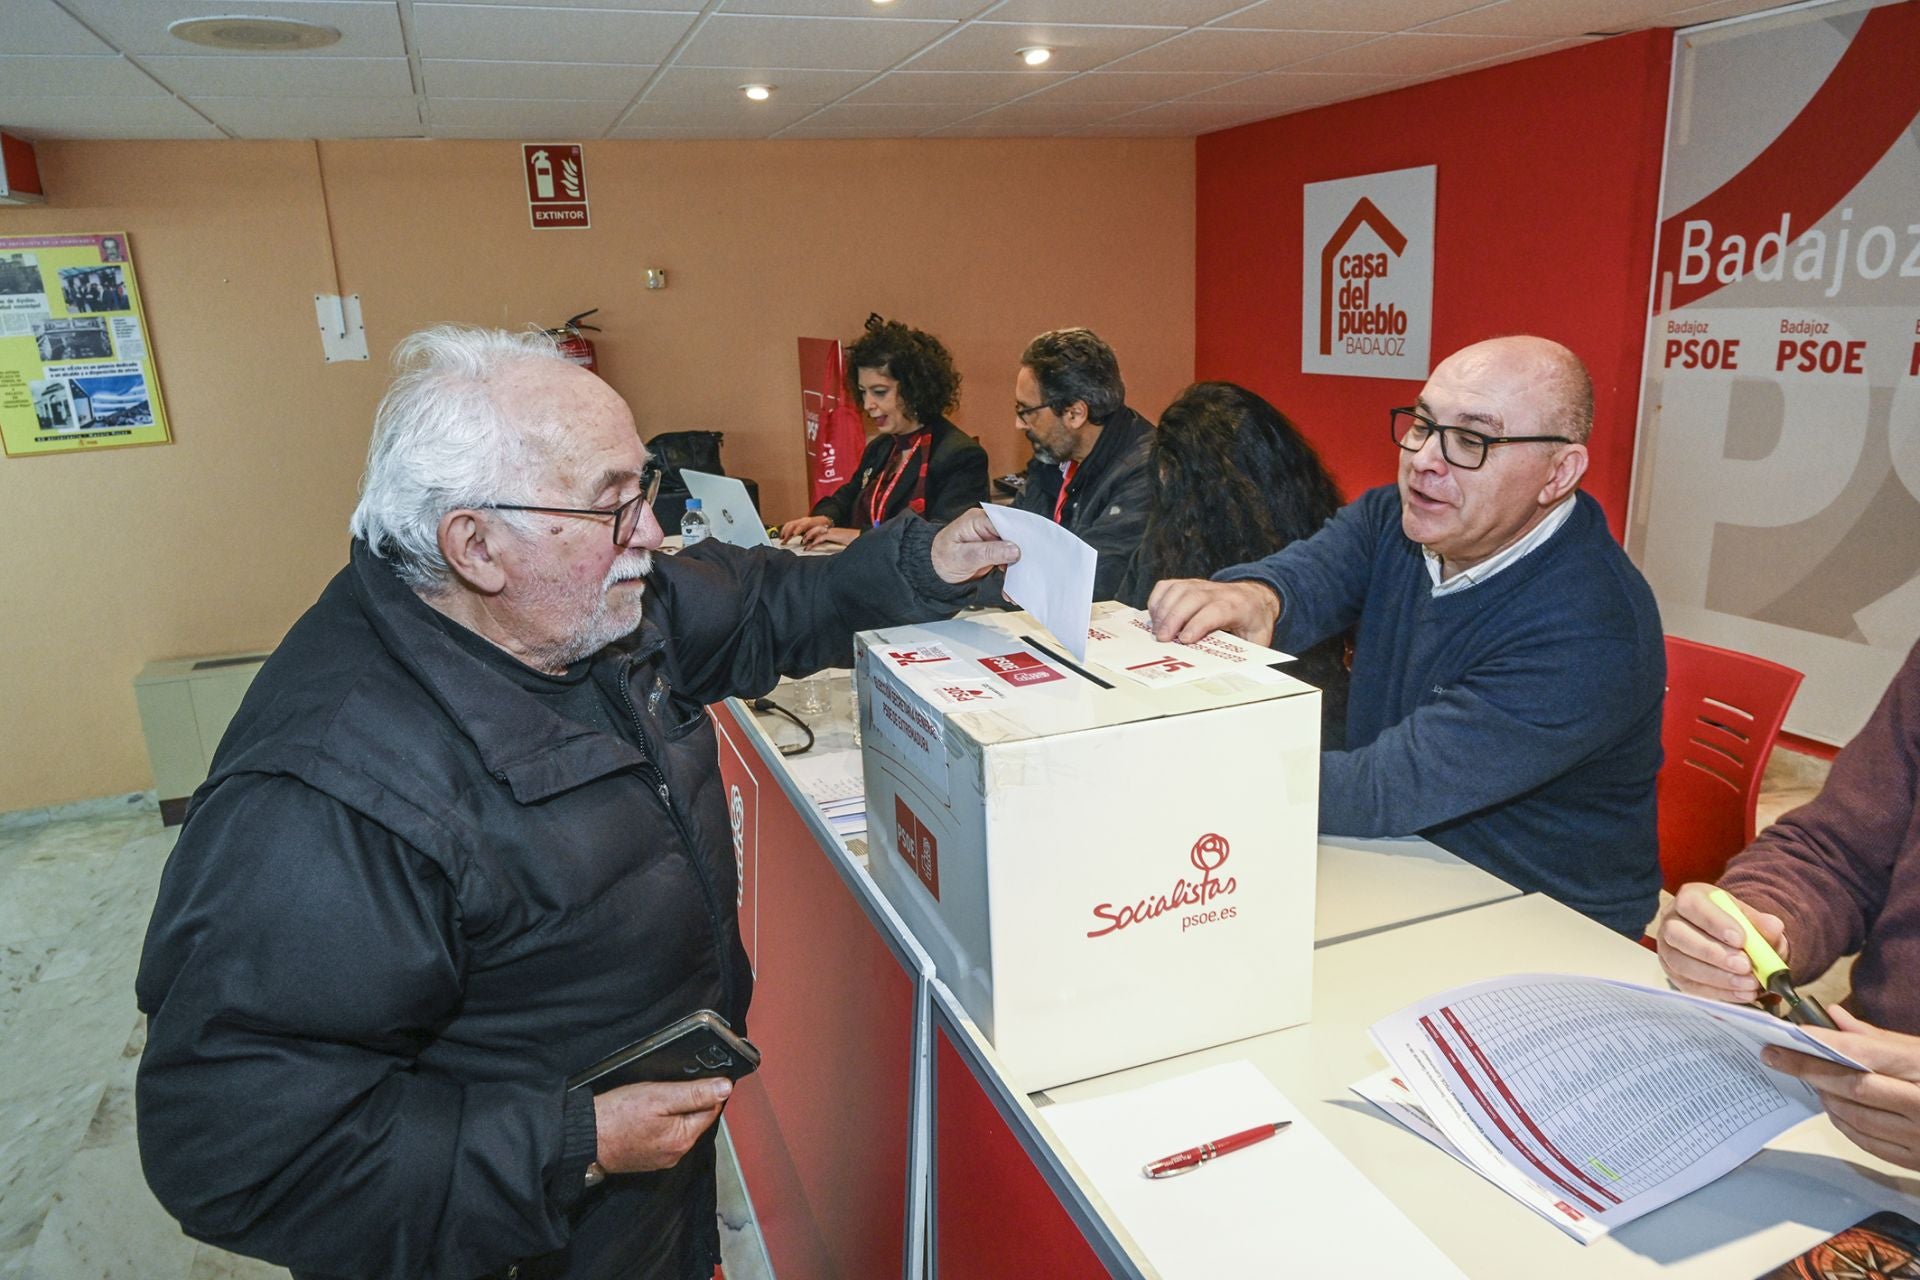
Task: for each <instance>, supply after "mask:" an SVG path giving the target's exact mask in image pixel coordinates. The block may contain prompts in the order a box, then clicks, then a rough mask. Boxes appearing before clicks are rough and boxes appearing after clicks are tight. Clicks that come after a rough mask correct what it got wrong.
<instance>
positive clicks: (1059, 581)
mask: <svg viewBox="0 0 1920 1280" xmlns="http://www.w3.org/2000/svg"><path fill="white" fill-rule="evenodd" d="M980 509H981V510H982V511H985V512H986V513H987V519H989V520H991V521H993V531H994V532H995V533H997V534H999V535H1000V537H1001V539H1002V540H1003V541H1006V542H1011V543H1013V545H1015V546H1016V547H1019V548H1020V563H1018V564H1016V565H1013V566H1011V567H1009V568H1008V569H1007V585H1006V594H1007V597H1008V598H1009V599H1011V600H1012V601H1013V602H1014V603H1015V604H1017V605H1019V606H1020V607H1021V608H1022V609H1025V610H1026V611H1027V612H1028V613H1030V614H1032V615H1033V616H1034V618H1035V619H1036V620H1037V621H1038V622H1039V623H1040V625H1041V626H1043V627H1045V628H1046V629H1047V630H1049V631H1051V632H1053V634H1054V636H1055V638H1056V639H1058V640H1059V641H1060V643H1061V644H1063V645H1065V646H1066V650H1067V652H1068V653H1070V654H1072V655H1073V660H1074V661H1075V662H1085V661H1086V660H1087V622H1088V620H1089V619H1090V617H1091V616H1092V613H1093V568H1094V563H1095V561H1096V560H1097V559H1098V556H1096V555H1095V553H1094V550H1093V548H1092V547H1090V546H1088V545H1087V544H1086V543H1084V542H1082V541H1081V540H1080V539H1079V538H1078V537H1077V536H1076V535H1074V534H1072V533H1069V532H1068V531H1067V530H1066V529H1065V528H1063V527H1062V526H1060V525H1057V524H1055V523H1054V522H1053V521H1051V520H1049V519H1047V518H1046V517H1045V516H1042V515H1035V514H1034V513H1033V512H1031V511H1021V510H1018V509H1016V508H1014V507H996V506H994V505H992V504H991V503H986V502H983V503H981V504H980Z"/></svg>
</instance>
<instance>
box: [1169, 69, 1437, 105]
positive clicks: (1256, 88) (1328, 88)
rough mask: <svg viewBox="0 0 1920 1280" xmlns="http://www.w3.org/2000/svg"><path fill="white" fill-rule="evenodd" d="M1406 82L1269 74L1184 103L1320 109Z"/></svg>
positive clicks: (1370, 76)
mask: <svg viewBox="0 0 1920 1280" xmlns="http://www.w3.org/2000/svg"><path fill="white" fill-rule="evenodd" d="M1406 79H1407V78H1406V77H1405V76H1399V75H1387V74H1382V73H1379V72H1368V73H1360V72H1353V73H1346V74H1329V73H1324V72H1313V71H1270V72H1268V73H1267V74H1265V75H1260V76H1248V77H1247V78H1246V79H1244V80H1236V81H1234V82H1233V83H1232V84H1228V85H1222V86H1220V87H1219V88H1218V89H1207V90H1203V91H1202V92H1200V93H1196V94H1193V95H1192V96H1191V97H1188V98H1185V99H1183V101H1186V102H1244V103H1247V104H1248V105H1250V106H1265V107H1275V108H1283V109H1287V110H1298V109H1299V108H1301V107H1314V106H1319V105H1320V104H1321V103H1323V102H1339V101H1341V100H1342V99H1345V98H1358V97H1364V96H1366V95H1368V94H1373V93H1380V92H1382V91H1384V90H1385V89H1387V88H1389V87H1391V86H1393V85H1398V84H1405V83H1406Z"/></svg>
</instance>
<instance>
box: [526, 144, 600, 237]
mask: <svg viewBox="0 0 1920 1280" xmlns="http://www.w3.org/2000/svg"><path fill="white" fill-rule="evenodd" d="M520 155H521V159H522V161H523V162H524V164H525V167H526V170H527V217H528V219H529V220H530V221H531V222H532V223H533V229H534V230H535V231H548V230H552V229H554V228H556V227H559V228H566V229H569V230H571V229H576V228H582V227H588V226H591V225H592V223H591V222H590V221H589V220H588V218H587V167H586V161H585V159H584V158H583V157H582V156H581V154H580V148H579V147H578V146H576V145H572V144H564V145H563V144H555V143H551V142H530V143H527V144H526V145H524V146H522V147H521V148H520Z"/></svg>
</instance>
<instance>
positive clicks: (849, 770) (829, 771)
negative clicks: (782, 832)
mask: <svg viewBox="0 0 1920 1280" xmlns="http://www.w3.org/2000/svg"><path fill="white" fill-rule="evenodd" d="M787 772H788V773H790V774H791V775H793V780H794V781H795V782H798V783H799V784H800V786H801V788H802V789H803V790H804V791H805V792H806V793H807V799H809V800H811V801H813V805H814V808H816V809H818V810H819V811H820V815H821V816H822V817H824V818H825V819H826V820H827V822H828V824H829V825H830V826H832V827H833V832H834V834H835V835H837V836H839V837H840V838H841V839H842V840H851V839H853V838H855V837H857V836H864V835H866V834H867V792H866V783H865V781H864V780H863V778H862V776H861V773H860V753H859V752H858V751H829V752H821V753H818V754H815V753H809V754H807V755H804V756H795V757H793V758H792V759H790V760H788V761H787Z"/></svg>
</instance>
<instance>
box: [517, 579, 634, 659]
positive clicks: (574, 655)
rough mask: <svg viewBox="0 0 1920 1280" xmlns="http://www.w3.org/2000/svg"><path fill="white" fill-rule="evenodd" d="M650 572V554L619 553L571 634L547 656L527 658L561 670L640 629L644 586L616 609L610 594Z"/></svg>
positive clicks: (537, 655) (543, 654)
mask: <svg viewBox="0 0 1920 1280" xmlns="http://www.w3.org/2000/svg"><path fill="white" fill-rule="evenodd" d="M652 571H653V555H652V553H650V552H647V551H629V552H626V553H624V554H622V555H621V556H620V557H619V558H618V559H616V560H615V561H614V562H613V563H612V564H611V565H609V566H608V567H607V576H606V579H605V580H604V581H603V582H601V584H600V595H599V598H598V599H597V600H596V601H595V603H594V607H593V610H592V611H591V612H590V613H588V614H587V616H586V617H584V618H582V619H581V620H580V625H579V626H578V627H575V628H574V630H573V634H572V635H571V636H570V637H568V638H567V640H565V641H564V642H562V643H560V644H556V645H554V646H553V648H552V649H551V650H550V651H548V652H546V653H539V654H533V655H530V656H531V657H533V658H535V660H536V665H538V666H540V667H543V668H544V669H546V670H548V671H563V670H565V669H566V668H567V667H570V666H572V665H573V664H574V663H576V662H579V661H580V660H581V659H583V658H591V657H592V656H593V655H594V654H596V653H598V652H600V651H601V650H602V649H604V648H606V647H607V646H608V645H610V644H612V643H613V642H614V641H615V640H618V639H620V638H621V637H622V636H627V635H632V634H633V633H634V632H635V631H637V630H639V629H640V618H641V613H642V609H643V606H644V604H645V600H646V587H645V586H644V585H642V587H641V588H640V590H639V591H637V592H634V593H633V599H632V601H631V603H628V604H625V605H622V606H620V607H618V608H616V607H615V606H614V604H613V600H612V593H613V589H614V587H615V586H617V585H618V584H620V583H622V582H634V581H638V580H640V579H643V578H645V577H646V576H647V574H649V573H651V572H652Z"/></svg>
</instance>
